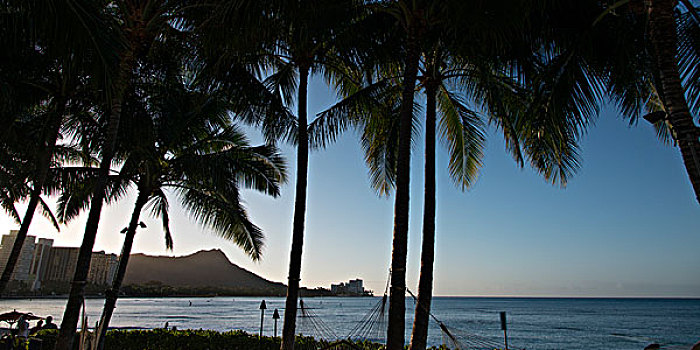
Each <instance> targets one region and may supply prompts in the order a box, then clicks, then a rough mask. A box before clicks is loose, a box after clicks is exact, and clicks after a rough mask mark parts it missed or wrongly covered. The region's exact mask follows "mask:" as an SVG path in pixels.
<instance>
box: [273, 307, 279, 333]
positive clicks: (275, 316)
mask: <svg viewBox="0 0 700 350" xmlns="http://www.w3.org/2000/svg"><path fill="white" fill-rule="evenodd" d="M272 319H273V320H275V332H274V335H275V338H277V320H279V319H280V313H279V312H277V309H275V312H273V313H272Z"/></svg>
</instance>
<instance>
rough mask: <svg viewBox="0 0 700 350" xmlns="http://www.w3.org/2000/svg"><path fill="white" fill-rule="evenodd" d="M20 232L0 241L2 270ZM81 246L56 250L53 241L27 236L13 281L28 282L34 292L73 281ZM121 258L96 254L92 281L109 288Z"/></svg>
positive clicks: (89, 280)
mask: <svg viewBox="0 0 700 350" xmlns="http://www.w3.org/2000/svg"><path fill="white" fill-rule="evenodd" d="M17 232H18V231H17V230H11V231H10V234H9V235H3V236H2V241H0V271H2V269H4V268H5V265H6V264H7V260H8V258H9V257H10V252H11V251H12V246H13V245H14V243H15V239H16V238H17ZM78 251H79V248H77V247H54V246H53V239H46V238H39V240H36V237H35V236H30V235H27V238H26V239H25V240H24V244H23V245H22V251H21V253H20V256H19V259H18V261H17V265H16V266H15V271H14V272H13V274H12V278H11V279H12V280H15V281H21V282H24V283H26V284H27V285H28V286H29V288H30V290H32V291H37V290H39V289H40V288H41V285H42V283H44V282H70V281H71V280H72V279H73V273H74V272H75V265H76V264H77V262H78ZM118 265H119V259H118V257H117V255H115V254H106V253H105V252H93V253H92V259H91V261H90V272H89V273H88V282H90V283H94V284H99V285H109V284H112V279H113V278H114V275H115V273H116V271H117V267H118Z"/></svg>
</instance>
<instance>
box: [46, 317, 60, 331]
mask: <svg viewBox="0 0 700 350" xmlns="http://www.w3.org/2000/svg"><path fill="white" fill-rule="evenodd" d="M43 329H58V326H57V325H56V324H55V323H53V316H47V317H46V324H45V325H44V328H43Z"/></svg>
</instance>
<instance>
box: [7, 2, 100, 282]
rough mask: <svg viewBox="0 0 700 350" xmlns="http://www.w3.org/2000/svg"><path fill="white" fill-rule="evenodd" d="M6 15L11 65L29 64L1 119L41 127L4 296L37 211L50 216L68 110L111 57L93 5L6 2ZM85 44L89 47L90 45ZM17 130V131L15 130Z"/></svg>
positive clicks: (19, 75) (22, 70)
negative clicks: (33, 117) (35, 120)
mask: <svg viewBox="0 0 700 350" xmlns="http://www.w3.org/2000/svg"><path fill="white" fill-rule="evenodd" d="M74 5H75V6H74ZM3 13H5V14H6V15H4V16H3V20H2V23H1V24H0V26H2V28H3V29H5V30H7V31H3V33H4V35H3V37H4V39H3V40H4V41H6V42H4V43H3V44H4V45H3V46H5V47H9V48H11V50H9V52H11V54H10V55H9V58H10V60H18V62H19V61H20V60H19V59H20V58H21V62H22V63H23V64H27V63H28V62H29V68H20V69H18V70H16V71H13V72H12V74H16V75H17V77H16V79H14V80H13V79H11V80H10V81H9V83H10V84H9V85H10V87H11V89H10V90H11V91H17V92H18V94H16V95H15V96H17V95H19V96H17V97H19V99H18V100H19V101H20V102H19V103H16V102H11V103H8V105H9V106H11V107H12V106H15V108H14V109H10V110H5V111H3V112H5V113H2V117H3V120H5V122H7V123H9V124H10V125H12V124H13V123H14V122H15V121H16V120H17V118H18V117H19V115H20V114H27V113H29V114H31V113H40V114H41V116H42V121H43V122H42V124H41V125H40V126H39V127H40V130H41V131H40V136H39V138H38V140H37V142H38V145H39V146H38V147H36V148H34V150H33V152H32V154H30V155H29V157H30V158H29V159H31V161H30V164H31V165H32V167H33V169H32V170H31V174H30V175H29V176H28V177H27V180H28V181H29V182H31V184H32V185H31V187H30V189H29V194H28V197H29V202H28V204H27V209H26V211H25V213H24V216H23V218H22V220H21V225H20V229H19V232H18V233H17V237H16V239H15V242H14V244H13V248H12V251H11V252H10V256H9V257H8V261H7V264H6V265H5V269H4V270H3V273H2V276H1V277H0V294H2V292H3V291H4V290H5V287H6V286H7V283H8V281H9V279H10V277H11V276H12V273H13V271H14V267H15V265H16V263H17V259H18V258H19V254H20V252H21V249H22V245H23V244H24V240H25V238H26V236H27V233H28V231H29V227H30V225H31V222H32V218H33V217H34V212H35V211H36V209H37V207H38V206H41V207H42V210H43V212H44V213H45V214H46V213H47V210H46V207H45V203H43V201H42V200H41V198H40V196H41V193H42V190H43V186H44V183H45V181H46V177H47V173H48V170H49V168H50V167H51V164H52V162H53V161H54V156H55V153H56V150H57V145H56V143H57V141H58V139H59V137H60V132H61V127H62V125H63V119H64V115H65V114H66V112H67V111H70V112H71V113H77V111H78V109H79V108H80V107H79V104H78V103H76V102H75V101H78V100H80V98H79V97H78V95H79V94H81V90H83V89H85V83H86V81H93V82H94V81H95V79H90V78H91V76H90V73H94V70H95V69H98V70H99V69H101V68H102V67H104V65H105V64H107V61H108V60H109V59H110V57H109V55H108V53H106V52H102V50H108V49H109V48H111V47H113V44H110V43H107V41H106V40H105V37H106V35H107V33H108V28H106V27H105V26H104V23H103V20H102V16H101V14H100V8H99V6H98V4H97V3H95V2H82V1H81V2H80V3H78V4H73V5H69V4H62V3H61V4H53V5H51V6H46V4H44V3H43V2H42V1H21V2H17V1H7V2H3ZM36 18H44V19H45V21H44V20H42V21H36V20H35V19H36ZM57 27H60V28H62V29H63V30H64V32H63V33H58V32H57V31H56V30H55V28H57ZM88 33H90V35H88ZM5 38H6V39H5ZM86 41H87V42H89V43H90V44H88V45H86V44H85V43H86ZM12 53H15V54H16V55H13V54H12ZM25 59H28V60H29V61H25ZM14 65H16V63H15V64H14ZM12 66H13V65H12V64H10V65H8V67H7V68H10V69H11V67H12ZM5 81H7V80H5ZM12 85H14V86H12ZM93 88H94V86H93ZM27 92H29V93H27ZM15 96H13V98H12V99H13V100H14V97H15ZM27 96H28V97H29V98H27ZM17 105H19V106H17ZM83 107H84V106H83ZM25 127H26V125H25ZM9 130H13V128H9ZM14 130H15V131H17V125H15V128H14ZM4 136H5V137H3V140H2V141H3V142H6V141H8V139H7V138H6V137H7V136H8V135H7V133H5V134H4ZM55 226H56V228H57V229H58V226H57V225H55Z"/></svg>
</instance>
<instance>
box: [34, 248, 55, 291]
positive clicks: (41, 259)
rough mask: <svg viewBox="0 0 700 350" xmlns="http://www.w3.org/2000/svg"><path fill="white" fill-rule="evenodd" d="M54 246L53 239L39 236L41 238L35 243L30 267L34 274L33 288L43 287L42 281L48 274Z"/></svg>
mask: <svg viewBox="0 0 700 350" xmlns="http://www.w3.org/2000/svg"><path fill="white" fill-rule="evenodd" d="M52 247H53V239H47V238H39V240H38V241H37V242H36V244H35V245H34V254H33V256H32V266H31V268H30V271H29V273H30V275H31V276H33V277H34V278H33V280H34V281H33V283H32V286H31V290H38V289H39V288H41V281H43V280H44V277H45V275H46V270H47V268H48V265H49V258H50V255H51V248H52Z"/></svg>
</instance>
